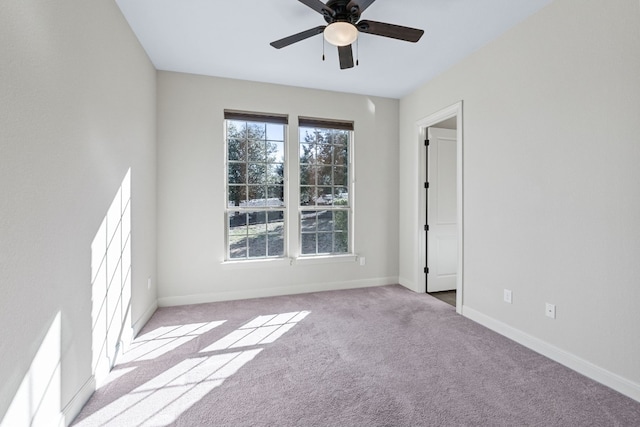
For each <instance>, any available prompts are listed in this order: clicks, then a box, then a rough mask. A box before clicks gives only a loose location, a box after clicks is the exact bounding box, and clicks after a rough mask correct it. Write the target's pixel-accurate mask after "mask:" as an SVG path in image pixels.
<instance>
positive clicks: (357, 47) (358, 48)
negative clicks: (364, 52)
mask: <svg viewBox="0 0 640 427" xmlns="http://www.w3.org/2000/svg"><path fill="white" fill-rule="evenodd" d="M359 57H360V39H359V38H357V39H356V67H357V66H358V65H360V60H359V59H358V58H359Z"/></svg>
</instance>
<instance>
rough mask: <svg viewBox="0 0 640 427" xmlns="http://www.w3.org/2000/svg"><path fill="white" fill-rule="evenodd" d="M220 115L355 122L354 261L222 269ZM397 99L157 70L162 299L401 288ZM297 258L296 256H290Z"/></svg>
mask: <svg viewBox="0 0 640 427" xmlns="http://www.w3.org/2000/svg"><path fill="white" fill-rule="evenodd" d="M224 109H233V110H243V111H255V112H266V113H281V114H288V115H289V127H288V129H289V134H288V138H289V139H288V144H289V145H288V155H289V161H290V163H291V165H295V164H296V162H297V155H298V154H297V149H298V147H297V145H298V128H297V118H298V116H307V117H320V118H332V119H342V120H353V121H354V122H355V137H354V153H355V165H354V170H355V180H356V182H355V250H356V252H358V253H359V254H360V255H362V256H365V258H366V261H367V262H366V265H365V266H360V265H359V264H358V263H357V262H356V261H355V259H354V258H351V259H350V260H348V262H335V261H331V262H329V263H326V262H309V261H307V262H303V261H295V262H294V264H293V265H290V263H289V261H288V260H287V261H286V262H280V263H278V262H264V261H263V262H255V261H249V262H248V263H247V262H244V263H241V265H233V264H225V263H224V262H223V261H224V257H225V245H224V208H225V206H226V205H225V203H226V201H225V186H224V177H225V169H224V167H225V165H224V148H225V142H224V118H223V117H224V116H223V111H224ZM290 171H292V173H291V174H290V176H289V180H290V187H289V188H290V189H291V190H292V192H291V194H290V196H291V197H290V198H289V202H290V205H289V217H288V219H289V221H290V223H291V224H293V225H294V228H291V229H290V230H292V233H291V234H290V236H289V239H290V243H291V244H292V249H295V248H294V246H295V245H296V242H295V239H296V236H297V228H295V227H296V226H297V205H296V204H295V203H296V201H297V200H298V199H297V175H296V173H295V171H296V169H295V167H294V168H293V169H290ZM397 188H398V100H395V99H388V98H376V97H367V96H360V95H349V94H343V93H336V92H327V91H319V90H310V89H301V88H294V87H289V86H278V85H272V84H263V83H251V82H246V81H240V80H230V79H222V78H215V77H204V76H196V75H189V74H180V73H172V72H159V73H158V277H159V279H158V280H159V285H158V293H159V304H160V305H173V304H185V303H197V302H205V301H215V300H224V299H235V298H248V297H257V296H266V295H277V294H292V293H300V292H310V291H318V290H326V289H338V288H349V287H358V286H372V285H382V284H389V283H397V280H398V279H397V278H398V260H397V258H396V257H395V256H394V254H395V249H396V248H397V246H398V236H397V224H398V209H397V206H398V194H397ZM290 255H291V256H295V253H291V254H290Z"/></svg>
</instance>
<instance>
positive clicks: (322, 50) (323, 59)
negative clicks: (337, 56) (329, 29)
mask: <svg viewBox="0 0 640 427" xmlns="http://www.w3.org/2000/svg"><path fill="white" fill-rule="evenodd" d="M322 60H323V61H324V37H322Z"/></svg>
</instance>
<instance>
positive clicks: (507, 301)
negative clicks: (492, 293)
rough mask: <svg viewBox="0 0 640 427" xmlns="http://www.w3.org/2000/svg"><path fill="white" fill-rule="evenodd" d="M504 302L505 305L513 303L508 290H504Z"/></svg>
mask: <svg viewBox="0 0 640 427" xmlns="http://www.w3.org/2000/svg"><path fill="white" fill-rule="evenodd" d="M504 302H506V303H507V304H511V303H512V302H513V296H512V295H511V290H510V289H505V290H504Z"/></svg>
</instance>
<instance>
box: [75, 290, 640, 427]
mask: <svg viewBox="0 0 640 427" xmlns="http://www.w3.org/2000/svg"><path fill="white" fill-rule="evenodd" d="M125 356H126V358H125V359H124V360H122V361H121V363H120V364H119V365H117V366H116V368H115V369H114V370H113V371H112V373H111V377H110V382H109V383H108V384H106V385H104V386H103V387H101V388H100V389H98V390H97V391H96V392H95V393H94V395H93V397H92V398H91V399H90V401H89V402H88V403H87V405H85V407H84V408H83V410H82V412H81V413H80V415H79V416H78V417H77V419H76V420H75V425H77V426H82V427H85V426H107V425H108V426H118V427H120V426H139V425H149V426H151V425H153V426H165V425H174V426H189V427H192V426H638V425H640V403H639V402H636V401H633V400H631V399H629V398H627V397H625V396H623V395H621V394H619V393H617V392H615V391H613V390H611V389H609V388H607V387H604V386H602V385H600V384H598V383H596V382H594V381H592V380H590V379H588V378H586V377H584V376H582V375H580V374H578V373H576V372H573V371H571V370H569V369H567V368H565V367H563V366H561V365H559V364H557V363H555V362H553V361H551V360H549V359H547V358H545V357H543V356H541V355H539V354H537V353H534V352H532V351H530V350H528V349H526V348H524V347H522V346H520V345H518V344H516V343H514V342H512V341H510V340H508V339H506V338H504V337H502V336H500V335H498V334H496V333H494V332H492V331H490V330H488V329H486V328H484V327H482V326H480V325H478V324H476V323H474V322H472V321H470V320H468V319H465V318H463V317H461V316H459V315H457V314H456V313H455V309H454V308H453V307H451V306H450V305H448V304H446V303H444V302H442V301H438V300H436V299H435V298H433V297H430V296H428V295H426V294H415V293H413V292H411V291H408V290H406V289H404V288H402V287H401V286H385V287H378V288H366V289H358V290H347V291H335V292H320V293H314V294H306V295H295V296H284V297H275V298H262V299H253V300H244V301H232V302H222V303H213V304H201V305H192V306H182V307H170V308H161V309H159V310H158V311H157V312H156V313H155V314H154V315H153V317H152V319H151V320H150V321H149V323H148V324H147V325H146V326H145V327H144V329H143V331H142V332H141V334H140V336H139V337H138V338H136V342H135V344H134V346H132V348H131V350H130V351H128V353H127V354H126V355H125Z"/></svg>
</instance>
